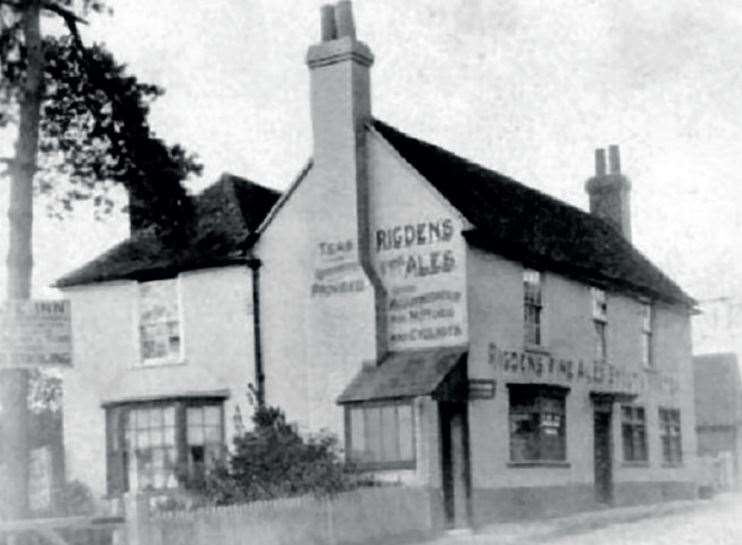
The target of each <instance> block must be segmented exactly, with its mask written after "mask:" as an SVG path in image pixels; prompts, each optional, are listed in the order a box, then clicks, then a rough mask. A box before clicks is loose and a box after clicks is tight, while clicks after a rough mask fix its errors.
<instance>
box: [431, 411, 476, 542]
mask: <svg viewBox="0 0 742 545" xmlns="http://www.w3.org/2000/svg"><path fill="white" fill-rule="evenodd" d="M438 408H439V415H440V430H441V438H440V441H441V477H442V479H443V482H442V486H443V510H444V513H445V515H446V526H447V527H449V528H466V527H468V526H469V431H468V421H467V410H466V403H448V402H439V403H438Z"/></svg>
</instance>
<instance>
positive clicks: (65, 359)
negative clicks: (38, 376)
mask: <svg viewBox="0 0 742 545" xmlns="http://www.w3.org/2000/svg"><path fill="white" fill-rule="evenodd" d="M71 365H72V329H71V321H70V302H69V301H65V300H48V301H41V300H34V299H28V300H18V301H6V302H4V303H2V304H0V367H54V366H71Z"/></svg>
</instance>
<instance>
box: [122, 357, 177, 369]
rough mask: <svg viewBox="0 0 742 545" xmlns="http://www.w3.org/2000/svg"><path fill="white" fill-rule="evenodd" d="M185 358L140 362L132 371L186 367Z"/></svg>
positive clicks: (133, 366)
mask: <svg viewBox="0 0 742 545" xmlns="http://www.w3.org/2000/svg"><path fill="white" fill-rule="evenodd" d="M185 364H186V360H185V358H177V359H176V358H173V359H170V358H161V359H153V360H140V361H139V362H137V363H135V364H133V365H132V366H131V368H132V369H150V368H152V367H171V366H177V365H185Z"/></svg>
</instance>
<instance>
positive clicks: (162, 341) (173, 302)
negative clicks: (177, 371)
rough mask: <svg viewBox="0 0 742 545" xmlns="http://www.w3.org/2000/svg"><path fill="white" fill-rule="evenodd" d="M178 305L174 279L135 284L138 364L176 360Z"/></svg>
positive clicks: (179, 338) (178, 323) (178, 352)
mask: <svg viewBox="0 0 742 545" xmlns="http://www.w3.org/2000/svg"><path fill="white" fill-rule="evenodd" d="M179 307H180V305H179V304H178V281H177V279H176V278H169V279H167V280H152V281H149V282H141V283H140V284H139V349H140V355H141V364H142V365H151V364H159V363H173V362H178V361H180V359H181V347H182V343H181V334H180V308H179Z"/></svg>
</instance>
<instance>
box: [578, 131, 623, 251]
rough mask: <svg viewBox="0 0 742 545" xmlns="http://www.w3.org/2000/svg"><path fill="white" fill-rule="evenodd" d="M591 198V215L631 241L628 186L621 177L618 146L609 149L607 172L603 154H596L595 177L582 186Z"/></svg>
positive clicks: (597, 151) (597, 152) (596, 152)
mask: <svg viewBox="0 0 742 545" xmlns="http://www.w3.org/2000/svg"><path fill="white" fill-rule="evenodd" d="M585 191H587V194H588V195H589V196H590V213H591V214H595V215H596V216H598V217H599V218H602V219H604V220H606V221H607V222H609V223H611V224H612V225H613V226H614V227H616V229H618V230H619V231H620V232H621V234H623V236H624V237H625V238H626V240H629V241H630V240H631V204H630V198H629V192H630V191H631V182H630V181H629V179H628V178H627V177H626V176H624V175H623V174H621V156H620V153H619V149H618V146H615V145H612V146H609V147H608V171H607V172H606V162H605V150H604V149H602V148H599V149H596V150H595V175H594V176H593V177H592V178H590V179H589V180H588V181H587V182H586V183H585Z"/></svg>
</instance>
